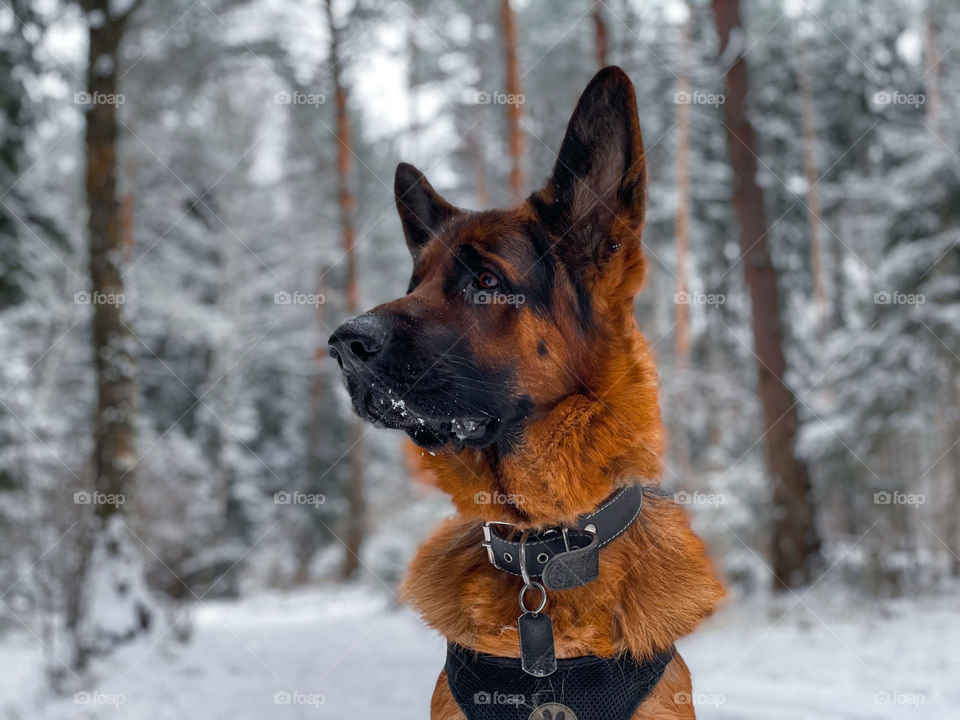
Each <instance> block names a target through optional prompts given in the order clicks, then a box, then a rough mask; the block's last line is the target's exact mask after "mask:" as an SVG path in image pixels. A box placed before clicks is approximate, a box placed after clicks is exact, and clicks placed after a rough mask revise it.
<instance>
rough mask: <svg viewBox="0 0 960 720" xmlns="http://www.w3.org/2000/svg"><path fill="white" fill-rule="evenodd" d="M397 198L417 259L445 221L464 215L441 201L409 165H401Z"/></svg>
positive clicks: (396, 181)
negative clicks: (460, 214)
mask: <svg viewBox="0 0 960 720" xmlns="http://www.w3.org/2000/svg"><path fill="white" fill-rule="evenodd" d="M393 194H394V197H395V199H396V202H397V212H398V213H400V222H401V223H403V235H404V237H405V238H406V239H407V248H408V249H409V250H410V254H411V255H413V257H414V259H416V257H417V255H418V254H419V252H420V250H421V248H423V246H424V245H426V244H427V242H428V241H429V240H430V238H431V237H432V236H433V234H434V233H435V232H436V231H437V228H438V227H439V226H440V225H441V224H443V222H444V221H445V220H448V219H449V218H451V217H453V216H454V215H458V214H459V213H460V212H462V211H461V210H460V209H459V208H457V207H454V206H453V205H451V204H450V203H448V202H447V201H446V200H444V199H443V198H442V197H440V195H439V194H438V193H437V191H436V190H434V189H433V187H431V185H430V183H429V182H427V179H426V178H425V177H424V176H423V173H422V172H420V171H419V170H417V169H416V168H415V167H414V166H413V165H410V164H409V163H400V164H399V165H397V174H396V177H395V178H394V181H393Z"/></svg>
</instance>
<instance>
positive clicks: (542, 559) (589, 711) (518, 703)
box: [446, 485, 675, 720]
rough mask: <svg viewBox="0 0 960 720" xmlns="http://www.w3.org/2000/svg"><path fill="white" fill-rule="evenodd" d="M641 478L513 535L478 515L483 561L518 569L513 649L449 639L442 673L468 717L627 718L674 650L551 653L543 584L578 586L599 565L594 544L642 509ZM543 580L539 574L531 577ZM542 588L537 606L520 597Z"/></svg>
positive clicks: (617, 533) (624, 526)
mask: <svg viewBox="0 0 960 720" xmlns="http://www.w3.org/2000/svg"><path fill="white" fill-rule="evenodd" d="M643 493H644V488H643V487H641V486H640V485H629V486H627V487H624V488H621V489H620V490H618V491H617V492H616V493H614V494H613V495H611V496H610V497H609V498H607V500H605V501H604V502H603V503H601V505H600V506H599V507H598V508H597V509H596V510H594V511H593V512H591V513H588V514H586V515H582V516H580V518H578V520H577V523H576V525H574V526H573V527H556V528H547V529H545V530H540V531H538V532H535V533H532V532H531V531H524V532H523V533H522V535H521V537H520V539H519V541H517V540H514V539H513V538H511V536H510V534H509V533H503V532H501V531H500V530H499V527H498V526H503V525H506V524H505V523H484V527H483V534H484V542H483V547H484V548H485V549H486V551H487V555H488V558H489V560H490V562H491V563H492V564H493V565H494V566H495V567H496V568H497V569H498V570H501V571H503V572H507V573H511V574H513V575H519V576H521V577H522V578H523V581H524V586H523V589H522V590H521V591H520V608H521V610H522V613H523V614H522V615H521V616H520V618H519V620H518V630H519V636H520V657H517V658H513V657H497V656H493V655H486V654H484V653H478V652H476V651H473V650H469V649H467V648H464V647H461V646H459V645H455V644H453V643H450V644H448V645H447V662H446V672H447V682H448V683H449V685H450V692H451V693H452V694H453V697H454V699H455V700H456V701H457V704H458V705H459V706H460V709H461V710H462V711H463V713H464V714H465V715H466V716H467V720H629V719H630V717H631V716H632V715H633V713H634V711H635V710H636V709H637V707H638V706H639V705H640V703H641V702H643V700H644V699H645V698H646V697H647V696H648V695H649V694H650V692H651V691H652V690H653V688H654V687H656V685H657V683H658V682H660V678H661V677H663V673H664V671H665V670H666V668H667V665H669V664H670V661H671V660H672V659H673V656H674V654H675V650H674V649H673V648H670V649H668V650H666V651H664V652H661V653H658V654H656V655H654V656H653V657H651V658H645V659H637V658H635V657H633V656H632V655H630V654H629V653H623V654H621V655H618V656H616V657H610V658H604V657H596V656H593V655H585V656H583V657H576V658H567V659H561V660H558V659H556V655H555V653H554V645H553V629H552V623H551V621H550V618H549V617H548V616H547V615H546V614H545V613H544V612H543V610H544V607H545V606H546V604H547V591H548V590H550V591H555V590H559V591H562V590H567V589H571V588H575V587H582V586H583V585H586V584H588V583H590V582H592V581H593V580H595V579H596V577H597V575H598V574H599V556H600V549H601V548H602V547H604V546H605V545H607V544H608V543H610V542H612V541H613V540H615V539H616V538H618V537H619V536H620V535H622V534H623V533H624V532H626V530H627V528H629V527H630V525H631V524H633V522H634V521H635V520H636V519H637V517H638V516H639V515H640V510H641V509H642V507H643ZM537 580H540V582H537ZM528 590H529V591H534V590H539V592H540V593H541V601H540V605H539V607H537V608H536V609H532V608H529V607H528V606H527V605H526V602H525V599H524V593H525V592H527V591H528Z"/></svg>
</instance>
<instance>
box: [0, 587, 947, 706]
mask: <svg viewBox="0 0 960 720" xmlns="http://www.w3.org/2000/svg"><path fill="white" fill-rule="evenodd" d="M810 604H811V605H813V603H812V602H811V603H810ZM948 608H949V605H948V604H947V602H946V601H938V602H936V603H934V602H933V601H930V602H927V603H921V605H920V606H919V607H913V608H910V607H907V606H903V607H900V606H894V608H893V609H888V610H887V611H886V612H885V614H884V615H883V616H880V615H879V613H873V614H872V615H871V617H869V618H867V617H862V618H858V617H855V616H851V615H850V614H849V612H850V611H849V610H848V611H847V614H844V613H843V612H841V611H840V610H836V609H829V608H826V607H822V606H816V607H815V612H816V615H814V614H813V611H810V610H807V609H806V608H805V606H804V605H802V604H800V605H798V607H797V608H795V609H794V610H793V611H791V612H789V613H788V614H787V616H786V617H784V618H783V619H781V620H780V621H779V622H776V621H773V620H771V619H769V618H768V617H766V616H765V615H764V614H763V613H762V612H760V611H755V612H752V613H751V612H749V611H748V610H747V609H746V608H739V609H738V610H737V612H736V613H734V612H731V611H727V612H725V613H723V614H721V615H720V616H719V617H717V618H715V619H714V620H712V621H711V622H710V624H709V625H708V626H707V627H705V628H704V629H702V630H701V631H700V632H698V633H697V634H696V635H695V636H693V637H691V638H687V639H686V640H684V641H683V642H682V644H681V651H682V652H683V654H684V656H685V657H686V659H687V662H688V663H689V664H690V666H691V668H692V670H693V673H694V689H695V693H696V697H695V701H696V703H697V705H698V708H699V711H698V716H699V717H700V718H702V719H704V720H711V719H713V720H728V719H729V720H732V719H734V718H736V719H738V720H752V719H753V718H758V719H759V718H778V719H781V718H782V719H797V720H801V719H802V720H813V719H815V718H816V719H829V718H842V719H844V720H854V719H856V720H867V719H870V720H873V719H878V720H885V719H886V718H923V719H924V720H931V719H932V720H941V719H942V720H946V719H947V718H957V717H960V715H958V711H957V708H958V707H960V684H958V683H957V678H960V608H956V607H954V608H952V610H948ZM194 619H195V628H194V634H193V639H192V641H191V642H190V643H189V644H186V645H183V644H180V643H178V642H176V641H174V640H173V639H172V634H168V635H166V636H164V637H162V638H159V639H158V638H153V639H152V641H151V642H149V643H143V644H137V645H135V646H131V647H127V648H125V649H124V651H123V652H122V653H119V654H118V655H117V656H115V657H113V658H111V659H110V660H108V661H102V662H101V663H100V664H98V665H97V666H96V668H95V675H96V677H97V678H99V680H98V681H94V682H93V683H92V684H90V686H89V687H87V688H86V690H87V691H89V692H90V693H91V694H90V695H88V696H81V699H87V700H88V702H86V703H85V704H76V703H75V702H74V698H73V696H72V695H67V696H66V697H62V698H59V699H55V700H50V699H49V698H47V697H46V696H45V695H44V694H43V692H42V691H41V690H40V688H41V687H42V685H41V683H40V680H39V677H38V674H37V668H38V665H39V662H40V651H39V649H38V647H37V646H38V643H37V642H36V640H35V639H34V638H33V637H32V636H30V635H28V634H27V633H26V632H25V631H24V632H13V633H11V634H10V635H9V636H6V637H4V638H2V639H0V718H2V720H28V719H29V720H34V718H36V719H37V720H53V719H56V720H61V719H63V720H67V719H70V720H74V719H76V718H80V719H86V718H90V719H93V718H111V719H116V720H181V719H187V718H189V719H191V720H192V719H193V718H203V719H204V720H265V719H266V718H336V719H337V720H347V719H348V718H372V717H385V718H391V719H392V720H414V719H416V720H422V719H423V718H426V717H427V707H428V702H429V697H430V694H431V692H432V690H433V685H434V682H435V679H436V675H437V672H438V671H439V669H440V666H441V664H442V657H443V642H442V640H441V639H440V638H439V637H437V636H435V635H434V634H432V633H430V632H428V631H427V630H425V629H423V628H422V627H421V626H420V624H419V622H418V621H417V619H416V618H415V617H414V616H413V615H412V614H410V613H409V612H408V611H406V610H402V609H395V608H394V609H391V608H390V603H389V601H388V600H387V599H385V598H384V597H383V596H382V595H378V594H376V591H373V590H361V589H356V588H354V589H349V590H337V591H316V590H314V591H309V592H306V591H305V592H299V593H295V594H293V595H287V596H278V595H270V596H260V597H257V598H254V599H250V600H247V601H244V602H242V603H236V604H231V603H223V602H210V603H205V604H204V605H203V606H201V607H200V608H198V610H197V611H196V613H195V618H194ZM277 693H288V694H287V695H280V696H277ZM275 698H279V700H281V702H282V701H283V700H286V699H289V700H290V703H289V704H277V703H276V702H275Z"/></svg>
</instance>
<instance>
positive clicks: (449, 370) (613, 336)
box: [329, 67, 646, 453]
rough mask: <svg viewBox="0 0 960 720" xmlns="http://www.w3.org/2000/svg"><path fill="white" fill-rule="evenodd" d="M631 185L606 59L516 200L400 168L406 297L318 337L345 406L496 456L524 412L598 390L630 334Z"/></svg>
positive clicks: (427, 441) (615, 81)
mask: <svg viewBox="0 0 960 720" xmlns="http://www.w3.org/2000/svg"><path fill="white" fill-rule="evenodd" d="M645 187H646V175H645V164H644V151H643V141H642V138H641V134H640V126H639V121H638V117H637V105H636V98H635V95H634V90H633V86H632V84H631V82H630V80H629V78H628V77H627V76H626V74H625V73H624V72H623V71H622V70H620V69H619V68H615V67H608V68H605V69H604V70H602V71H601V72H600V73H598V74H597V75H596V76H595V77H594V78H593V80H592V81H591V82H590V84H589V85H588V86H587V88H586V90H585V91H584V92H583V94H582V96H581V98H580V100H579V102H578V103H577V107H576V109H575V110H574V112H573V116H572V117H571V119H570V123H569V125H568V128H567V131H566V135H565V137H564V139H563V142H562V144H561V146H560V151H559V153H558V156H557V161H556V166H555V167H554V170H553V173H552V176H551V177H550V179H549V181H548V182H547V184H546V186H545V187H543V188H542V189H541V190H539V191H538V192H536V193H534V194H533V195H531V196H530V197H529V198H528V199H527V201H525V202H524V203H523V204H522V205H520V206H519V207H516V208H513V209H509V210H486V211H482V212H473V211H467V210H462V209H460V208H457V207H454V206H453V205H451V204H450V203H448V202H447V201H446V200H444V199H443V198H442V197H440V195H439V194H438V193H437V192H436V191H435V190H434V189H433V188H432V187H431V186H430V183H429V182H427V179H426V178H425V177H424V176H423V174H422V173H420V172H419V171H418V170H417V169H416V168H414V167H413V166H411V165H407V164H401V165H400V166H399V167H398V168H397V173H396V182H395V193H396V203H397V209H398V211H399V213H400V219H401V221H402V224H403V232H404V235H405V238H406V242H407V247H408V248H409V251H410V254H411V256H412V257H413V273H412V277H411V280H410V285H409V287H408V289H407V294H406V295H404V296H403V297H400V298H398V299H396V300H393V301H392V302H388V303H385V304H383V305H380V306H378V307H375V308H373V309H372V310H370V311H369V312H367V313H365V314H364V315H361V316H359V317H357V318H354V319H352V320H349V321H347V322H345V323H344V324H343V325H341V326H340V327H339V328H338V329H337V330H336V332H334V334H333V335H332V336H331V337H330V341H329V343H330V353H331V355H332V356H333V357H334V358H336V359H337V361H338V362H339V364H340V367H341V369H342V371H343V374H344V377H345V379H346V384H347V388H348V390H349V393H350V397H351V399H352V402H353V405H354V408H355V409H356V411H357V412H358V413H359V414H360V416H361V417H363V418H364V419H366V420H369V421H371V422H374V423H376V424H378V425H382V426H386V427H390V428H397V429H401V430H404V431H406V432H407V434H408V435H409V436H410V437H411V438H412V439H413V441H414V442H415V443H417V444H418V445H419V446H421V447H423V448H427V449H431V450H435V449H440V448H452V449H453V450H457V449H462V448H464V447H473V448H487V447H490V446H497V447H498V448H499V450H500V451H501V452H506V453H509V451H510V450H511V448H512V447H514V446H515V445H516V444H517V443H518V442H521V441H522V439H523V437H524V430H525V428H526V426H527V424H528V423H529V422H531V420H532V419H533V418H535V417H537V415H538V414H543V413H546V412H549V410H550V408H551V407H553V406H554V405H556V404H557V403H558V402H559V401H561V400H562V399H563V398H566V397H568V396H570V395H571V394H573V393H584V394H588V395H589V394H591V393H598V392H600V390H601V388H598V387H596V384H597V383H598V382H600V380H599V378H603V377H607V376H608V375H609V373H610V367H609V365H610V363H611V362H612V361H613V359H614V355H615V354H616V353H618V352H620V351H622V350H623V348H624V343H623V342H622V340H621V338H622V337H623V336H625V335H628V334H630V333H633V332H635V331H636V327H635V323H634V320H633V296H634V295H635V293H636V292H637V290H638V289H639V287H640V285H641V283H642V280H643V270H644V264H643V257H642V252H641V246H640V230H641V227H642V224H643V217H644V204H645Z"/></svg>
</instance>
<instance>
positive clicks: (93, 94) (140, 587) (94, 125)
mask: <svg viewBox="0 0 960 720" xmlns="http://www.w3.org/2000/svg"><path fill="white" fill-rule="evenodd" d="M83 9H84V11H85V12H86V13H87V14H88V15H89V14H90V13H101V14H102V16H103V20H102V21H99V22H96V23H93V22H91V23H90V26H89V47H88V53H87V56H88V59H87V86H86V94H85V96H83V97H82V99H80V100H79V101H80V102H82V103H83V104H84V105H85V110H86V112H85V113H84V118H85V123H86V127H85V134H84V151H85V157H86V165H87V168H86V179H85V187H86V200H87V206H88V211H89V217H88V220H87V232H88V236H89V263H90V279H91V289H90V293H89V296H88V298H89V302H90V304H91V305H92V311H93V321H92V341H93V356H94V369H95V373H96V379H97V404H96V408H95V415H94V420H93V423H94V426H93V434H94V438H93V441H94V442H93V445H94V446H93V458H92V463H91V465H92V470H93V488H92V489H93V493H92V494H91V495H90V497H89V499H88V500H87V502H89V504H91V505H92V506H93V513H94V516H95V519H94V521H93V522H92V523H91V524H88V525H85V526H84V530H83V531H82V535H81V539H80V546H81V561H80V568H79V571H78V587H77V588H76V593H75V597H73V598H71V600H70V602H69V603H68V617H67V623H68V627H69V629H70V631H71V633H72V635H73V640H74V658H73V662H74V665H75V666H76V667H78V668H82V667H83V666H84V665H85V663H86V661H87V659H88V658H89V656H90V655H91V654H92V653H94V652H105V651H107V650H108V649H110V647H112V646H113V645H114V644H116V643H117V642H120V641H123V640H126V639H129V638H130V637H133V636H134V635H136V634H138V633H139V632H141V631H142V630H144V629H146V628H147V627H148V626H149V624H150V619H151V612H150V602H149V593H148V591H147V590H146V586H145V584H144V581H143V568H142V566H141V565H140V560H139V557H138V552H137V551H136V548H135V547H132V545H131V543H130V541H129V537H128V533H127V531H126V526H125V523H124V520H123V515H122V513H121V508H122V507H123V502H124V497H125V491H126V489H127V488H128V487H129V486H130V485H132V484H133V470H134V468H135V466H136V464H137V457H136V453H135V449H134V439H135V429H136V397H137V388H136V375H135V361H136V359H135V354H134V348H135V345H136V341H135V339H134V337H133V334H132V333H131V331H130V330H129V329H128V328H129V326H128V325H126V324H125V323H124V321H123V313H122V310H123V303H124V299H125V298H124V280H123V274H122V265H123V259H124V257H125V255H126V252H125V242H126V243H130V242H132V238H129V237H125V233H131V234H132V225H130V224H129V223H128V222H126V221H125V217H124V210H123V206H122V204H121V202H120V199H119V197H118V195H117V135H118V119H117V113H118V107H119V104H121V103H122V100H121V96H120V94H119V89H118V88H119V77H118V67H119V56H118V50H119V47H120V42H121V40H122V38H123V33H124V28H125V26H126V23H127V20H128V18H129V16H130V12H132V11H133V9H134V8H130V9H129V10H128V11H127V12H125V13H124V14H120V15H118V14H116V13H111V12H110V3H109V2H108V0H87V1H86V2H84V3H83ZM105 613H106V614H109V615H110V617H109V618H107V617H106V616H105Z"/></svg>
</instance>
